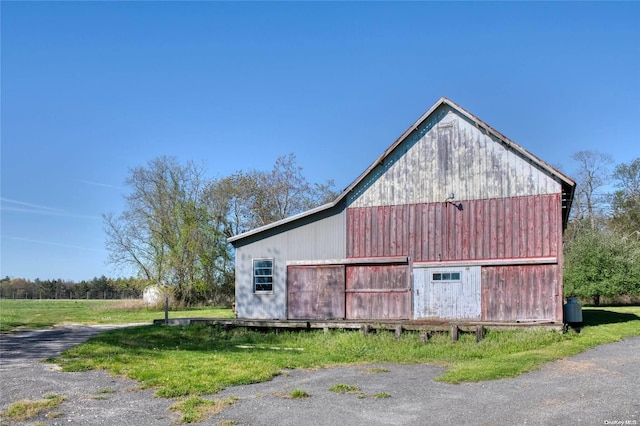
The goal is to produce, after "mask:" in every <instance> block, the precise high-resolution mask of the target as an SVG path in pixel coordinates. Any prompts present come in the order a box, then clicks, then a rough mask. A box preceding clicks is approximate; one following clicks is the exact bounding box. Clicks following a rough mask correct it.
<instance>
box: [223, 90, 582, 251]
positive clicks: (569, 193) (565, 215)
mask: <svg viewBox="0 0 640 426" xmlns="http://www.w3.org/2000/svg"><path fill="white" fill-rule="evenodd" d="M442 106H448V107H449V108H451V109H452V110H454V111H456V112H457V113H458V114H460V115H462V116H463V117H466V118H467V119H468V120H470V121H471V122H472V123H474V125H475V126H476V127H477V128H478V129H480V130H482V131H484V132H485V133H487V134H488V135H490V136H493V137H494V138H496V139H497V140H499V141H500V142H502V143H503V144H504V145H506V146H507V147H509V148H510V149H511V150H513V151H515V152H517V153H519V154H520V155H521V156H522V157H523V158H526V159H527V160H529V161H530V162H531V163H533V164H535V165H536V166H538V167H539V168H540V169H541V170H544V171H545V172H547V173H548V174H549V175H550V176H552V177H553V178H554V179H555V180H557V181H558V182H560V184H561V185H562V208H563V211H562V222H563V226H566V224H567V221H568V219H569V211H570V209H571V202H572V200H573V193H574V190H575V185H576V184H575V182H574V181H573V180H572V179H571V178H569V177H568V176H566V175H564V174H563V173H561V172H560V171H558V170H557V169H555V168H554V167H552V166H551V165H549V164H547V163H546V162H544V161H542V160H541V159H539V158H538V157H536V156H535V155H533V154H532V153H530V152H529V151H527V150H526V149H524V148H523V147H521V146H520V145H518V144H517V143H515V142H513V141H512V140H511V139H509V138H507V137H506V136H504V135H503V134H502V133H500V132H498V131H497V130H495V129H494V128H492V127H491V126H489V125H488V124H486V123H485V122H484V121H482V120H480V119H479V118H478V117H476V116H475V115H473V114H471V113H470V112H469V111H467V110H465V109H464V108H462V107H461V106H459V105H458V104H456V103H455V102H452V101H451V100H449V99H447V98H445V97H441V98H440V99H439V100H438V101H437V102H436V103H435V104H433V106H432V107H431V108H429V110H428V111H427V112H425V113H424V114H423V115H422V116H421V117H420V118H419V119H418V120H417V121H416V122H415V123H413V124H412V125H411V126H409V128H408V129H407V130H405V131H404V133H402V134H401V135H400V137H398V139H396V140H395V141H394V142H393V143H392V144H391V146H389V148H387V149H386V150H385V151H384V152H383V153H382V155H381V156H380V157H378V159H377V160H376V161H374V162H373V164H371V166H369V167H368V168H367V169H366V170H365V171H364V172H363V173H362V174H361V175H360V176H358V178H357V179H356V180H354V181H353V182H352V183H351V184H350V185H349V186H348V187H347V188H345V190H344V191H342V193H340V195H338V197H337V198H336V199H335V200H334V201H332V202H331V203H327V204H324V205H322V206H319V207H316V208H314V209H311V210H307V211H305V212H302V213H299V214H297V215H294V216H290V217H288V218H285V219H282V220H279V221H277V222H273V223H270V224H268V225H265V226H261V227H259V228H255V229H252V230H250V231H247V232H244V233H242V234H238V235H235V236H233V237H231V238H229V242H231V243H235V242H238V241H240V240H242V239H244V238H247V237H250V236H255V235H257V234H259V233H261V232H264V231H267V230H271V229H274V228H278V227H280V226H282V225H284V224H288V223H292V222H295V221H297V220H300V219H302V218H306V217H308V216H311V215H314V214H316V213H319V212H322V211H325V210H328V209H331V208H334V207H335V206H337V205H338V204H339V203H340V202H341V201H343V200H344V198H345V197H346V196H347V195H348V194H349V193H350V192H351V191H353V190H354V189H355V188H356V187H357V186H358V184H360V183H361V182H362V181H363V180H364V179H365V178H366V177H367V176H368V175H369V174H370V173H371V172H372V171H373V170H374V169H375V168H376V167H377V166H378V165H379V164H381V163H382V162H384V160H385V158H387V157H388V156H389V155H390V154H391V153H392V152H393V151H394V150H395V149H396V147H397V146H398V145H400V144H401V143H402V142H403V141H404V140H405V139H406V138H407V137H408V136H409V135H411V133H412V132H414V131H415V130H416V129H418V127H420V125H421V124H422V123H423V122H424V121H425V120H427V119H428V118H429V117H431V116H432V115H433V114H434V113H435V111H436V110H438V109H439V108H440V107H442Z"/></svg>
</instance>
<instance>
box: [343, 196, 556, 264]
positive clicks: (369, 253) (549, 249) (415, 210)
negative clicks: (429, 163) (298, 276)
mask: <svg viewBox="0 0 640 426" xmlns="http://www.w3.org/2000/svg"><path fill="white" fill-rule="evenodd" d="M461 205H462V210H459V209H458V208H456V207H455V206H453V205H451V204H445V203H429V204H405V205H396V206H376V207H361V208H349V209H348V210H347V257H374V256H410V257H411V258H412V260H414V261H417V262H420V261H423V262H428V261H447V260H478V259H511V258H515V259H517V258H527V257H552V256H558V255H559V252H558V248H559V247H560V245H559V241H561V222H560V220H561V216H560V194H550V195H538V196H527V197H513V198H498V199H485V200H469V201H462V202H461Z"/></svg>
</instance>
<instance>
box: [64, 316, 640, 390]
mask: <svg viewBox="0 0 640 426" xmlns="http://www.w3.org/2000/svg"><path fill="white" fill-rule="evenodd" d="M583 315H584V320H585V327H584V328H583V329H582V331H581V332H580V333H576V332H573V331H570V332H569V333H565V334H562V333H559V332H557V331H552V330H543V329H535V330H534V329H530V330H508V331H493V330H489V331H487V333H486V335H485V338H484V339H483V340H482V341H480V342H479V343H476V340H475V334H462V335H461V336H460V339H459V341H458V342H452V341H451V338H450V336H449V335H448V334H447V333H443V334H435V335H434V336H433V337H432V338H431V339H430V340H429V341H428V342H421V341H420V338H419V333H409V332H405V333H403V334H402V336H401V338H400V339H399V340H396V339H395V334H394V333H393V332H382V331H379V332H378V333H374V334H369V335H366V336H365V335H363V334H362V333H359V332H354V331H339V330H333V331H330V332H329V333H323V332H322V331H317V332H316V331H307V332H280V333H277V334H276V333H261V332H256V331H250V330H247V329H242V328H237V329H232V330H224V329H223V328H221V327H211V326H203V325H191V326H175V327H163V326H142V327H133V328H127V329H121V330H113V331H109V332H105V333H102V334H100V335H98V336H96V337H94V338H92V339H91V340H89V341H88V342H86V343H85V344H82V345H79V346H77V347H74V348H71V349H69V350H67V351H65V352H64V353H63V354H62V355H61V356H60V357H59V358H57V359H56V361H57V362H59V363H60V364H61V365H62V367H63V369H64V370H66V371H81V370H89V369H105V370H108V371H110V372H112V373H113V374H116V375H121V376H126V377H130V378H132V379H135V380H137V381H139V382H141V383H142V386H144V387H150V388H154V389H156V392H157V395H158V396H163V397H179V396H189V395H206V394H215V393H216V392H218V391H220V390H221V389H223V388H225V387H228V386H233V385H238V384H249V383H256V382H262V381H266V380H269V379H271V378H272V377H274V376H276V375H278V374H280V372H281V371H282V370H284V369H292V368H318V367H327V366H335V365H344V364H357V363H375V364H380V363H391V364H394V363H396V364H408V363H429V364H437V365H441V366H444V367H446V368H447V370H446V371H445V373H444V374H443V375H441V376H440V377H439V378H438V379H437V380H441V381H444V382H448V383H459V382H468V381H481V380H492V379H500V378H505V377H513V376H515V375H518V374H521V373H524V372H526V371H530V370H533V369H535V368H538V367H539V366H540V365H541V364H544V363H546V362H549V361H553V360H557V359H561V358H565V357H569V356H572V355H575V354H578V353H580V352H583V351H585V350H586V349H589V348H592V347H595V346H598V345H601V344H604V343H610V342H615V341H618V340H621V339H623V338H625V337H628V336H638V335H640V307H611V308H587V309H585V310H584V314H583ZM284 347H287V348H300V349H302V350H296V351H284V350H277V349H270V348H284ZM363 374H367V373H366V372H365V373H363Z"/></svg>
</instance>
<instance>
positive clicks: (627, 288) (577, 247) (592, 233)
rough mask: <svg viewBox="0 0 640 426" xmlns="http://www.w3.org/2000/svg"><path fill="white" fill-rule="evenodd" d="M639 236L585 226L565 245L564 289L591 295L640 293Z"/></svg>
mask: <svg viewBox="0 0 640 426" xmlns="http://www.w3.org/2000/svg"><path fill="white" fill-rule="evenodd" d="M639 283H640V239H637V238H624V237H623V236H622V235H620V234H619V233H618V232H615V231H613V230H607V229H584V230H583V231H582V232H581V233H580V234H579V235H578V236H577V237H576V238H575V239H574V240H572V241H570V242H568V243H567V245H566V249H565V263H564V288H565V294H566V295H568V296H579V297H585V298H590V299H591V300H592V301H593V303H594V304H595V305H599V304H600V300H601V298H602V297H617V296H623V295H638V294H640V284H639Z"/></svg>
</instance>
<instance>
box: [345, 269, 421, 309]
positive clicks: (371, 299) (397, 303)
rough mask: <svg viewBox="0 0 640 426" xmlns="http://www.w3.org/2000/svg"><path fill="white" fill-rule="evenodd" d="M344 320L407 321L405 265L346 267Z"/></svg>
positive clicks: (407, 289)
mask: <svg viewBox="0 0 640 426" xmlns="http://www.w3.org/2000/svg"><path fill="white" fill-rule="evenodd" d="M346 275H347V285H346V292H347V294H346V317H347V319H408V318H410V315H411V289H410V286H409V266H408V265H353V266H347V270H346Z"/></svg>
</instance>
